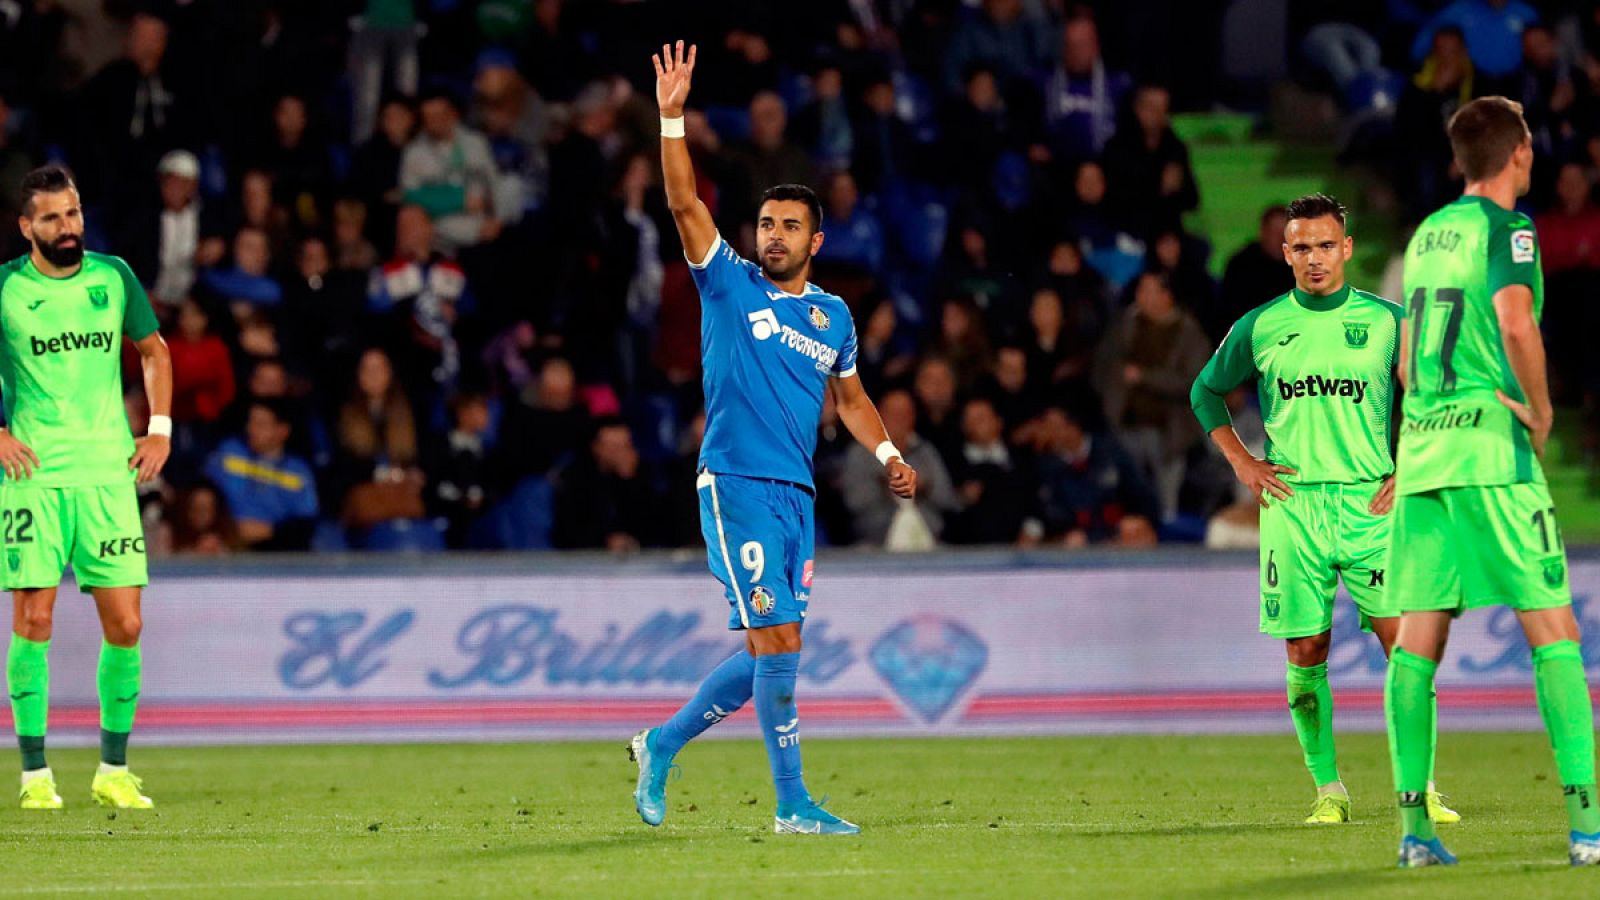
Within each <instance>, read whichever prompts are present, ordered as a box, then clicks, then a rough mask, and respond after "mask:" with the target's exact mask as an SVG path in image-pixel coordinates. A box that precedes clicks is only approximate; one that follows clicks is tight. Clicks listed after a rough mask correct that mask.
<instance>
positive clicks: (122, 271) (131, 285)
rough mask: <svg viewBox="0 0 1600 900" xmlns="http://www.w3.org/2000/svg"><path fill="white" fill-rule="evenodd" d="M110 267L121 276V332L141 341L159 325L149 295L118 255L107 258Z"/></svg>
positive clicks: (153, 332) (154, 331)
mask: <svg viewBox="0 0 1600 900" xmlns="http://www.w3.org/2000/svg"><path fill="white" fill-rule="evenodd" d="M108 261H109V262H110V263H111V267H112V268H113V269H116V270H117V274H118V275H121V276H122V295H123V299H124V303H125V307H124V309H123V311H122V333H123V334H125V335H127V336H128V337H131V338H133V339H134V340H136V341H142V340H144V339H145V338H147V337H149V336H150V335H152V334H155V333H156V330H157V329H159V328H160V327H161V323H159V322H157V321H156V311H155V310H154V309H153V308H151V306H150V295H148V294H146V293H145V292H144V285H142V284H140V283H139V279H138V278H136V277H134V274H133V269H131V268H129V267H128V264H127V263H125V262H123V261H122V259H120V258H119V257H115V256H113V257H111V258H110V259H109V260H108Z"/></svg>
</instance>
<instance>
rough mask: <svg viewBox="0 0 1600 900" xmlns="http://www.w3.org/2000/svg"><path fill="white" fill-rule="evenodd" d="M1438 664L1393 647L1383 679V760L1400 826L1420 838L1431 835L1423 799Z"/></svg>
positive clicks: (1429, 763) (1429, 762) (1432, 734)
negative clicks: (1388, 770) (1391, 776)
mask: <svg viewBox="0 0 1600 900" xmlns="http://www.w3.org/2000/svg"><path fill="white" fill-rule="evenodd" d="M1438 671H1439V664H1438V663H1436V662H1434V661H1433V660H1431V659H1427V658H1425V657H1421V656H1417V655H1416V654H1414V653H1408V652H1406V651H1405V650H1403V649H1401V648H1399V647H1396V648H1394V652H1393V653H1391V654H1390V655H1389V674H1388V677H1387V678H1386V679H1385V680H1384V683H1383V709H1384V716H1385V718H1387V719H1388V724H1389V760H1390V762H1391V763H1392V764H1393V766H1394V789H1395V792H1396V793H1397V794H1398V795H1399V799H1400V825H1401V827H1402V828H1403V829H1404V830H1405V833H1406V834H1409V835H1412V836H1413V837H1417V838H1420V839H1422V840H1425V841H1426V840H1432V839H1433V837H1434V833H1433V823H1432V822H1430V821H1428V806H1427V803H1426V797H1427V790H1428V778H1429V777H1430V776H1431V775H1432V773H1433V746H1434V740H1435V731H1434V724H1435V723H1434V709H1435V707H1434V699H1433V698H1434V693H1433V676H1434V673H1436V672H1438Z"/></svg>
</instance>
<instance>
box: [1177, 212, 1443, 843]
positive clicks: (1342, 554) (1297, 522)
mask: <svg viewBox="0 0 1600 900" xmlns="http://www.w3.org/2000/svg"><path fill="white" fill-rule="evenodd" d="M1288 212H1289V219H1288V224H1287V226H1286V227H1285V228H1284V238H1283V258H1284V261H1285V262H1287V263H1288V264H1289V266H1290V268H1292V269H1293V270H1294V279H1295V287H1294V289H1293V290H1291V291H1290V292H1289V293H1287V294H1283V295H1281V296H1279V297H1276V298H1274V299H1272V300H1270V301H1268V302H1267V303H1265V304H1263V305H1261V306H1258V307H1256V308H1255V309H1253V310H1251V311H1250V312H1249V313H1248V314H1246V315H1245V316H1244V318H1242V319H1240V320H1239V321H1238V322H1236V323H1234V326H1233V328H1232V329H1230V330H1229V331H1228V336H1227V337H1226V338H1224V339H1223V341H1222V346H1221V347H1219V348H1218V349H1217V352H1216V355H1215V356H1213V357H1212V358H1211V361H1210V362H1209V363H1207V364H1206V367H1205V369H1203V370H1202V371H1201V372H1200V377H1199V378H1197V379H1195V383H1194V389H1193V390H1192V391H1191V392H1190V400H1191V402H1192V403H1193V406H1194V411H1195V415H1196V416H1197V417H1198V418H1199V419H1200V424H1201V426H1202V427H1204V428H1205V429H1206V431H1208V432H1209V433H1210V434H1211V440H1212V441H1213V442H1214V443H1215V444H1216V445H1217V449H1218V450H1220V451H1222V455H1223V457H1224V458H1226V459H1227V460H1228V462H1229V463H1230V464H1231V465H1232V466H1233V471H1234V474H1235V475H1236V476H1237V477H1238V479H1239V483H1240V484H1243V485H1244V486H1245V487H1246V488H1247V489H1248V490H1249V491H1250V493H1251V494H1252V495H1253V496H1254V497H1255V498H1256V499H1257V500H1258V501H1259V502H1260V503H1261V506H1262V511H1261V631H1262V633H1263V634H1266V635H1269V636H1271V637H1275V638H1280V639H1282V640H1283V642H1284V647H1285V649H1286V651H1287V653H1288V657H1289V659H1288V670H1287V682H1288V692H1289V716H1290V718H1291V719H1293V721H1294V730H1295V735H1296V736H1297V737H1298V738H1299V739H1300V748H1301V750H1302V752H1303V755H1304V758H1305V763H1306V768H1307V769H1308V770H1310V772H1311V777H1312V780H1313V781H1315V782H1316V786H1317V799H1316V801H1315V802H1314V803H1313V804H1312V808H1311V815H1310V816H1308V817H1307V818H1306V820H1305V821H1306V823H1307V824H1336V823H1340V822H1348V821H1350V794H1349V791H1347V790H1346V788H1345V786H1344V782H1343V781H1342V780H1341V779H1340V778H1339V764H1338V758H1337V755H1336V753H1335V748H1334V738H1333V692H1332V691H1331V690H1329V687H1328V651H1329V648H1330V646H1331V643H1332V638H1333V601H1334V592H1335V591H1336V590H1337V589H1338V586H1339V580H1340V579H1341V578H1342V579H1343V580H1344V584H1345V588H1346V589H1347V590H1348V591H1349V592H1350V596H1351V597H1352V598H1354V600H1355V603H1356V608H1357V610H1358V611H1359V612H1360V615H1361V626H1362V628H1363V629H1364V630H1366V631H1371V632H1373V633H1374V634H1375V635H1376V636H1377V638H1378V642H1379V643H1380V644H1382V646H1383V651H1384V653H1388V652H1389V648H1390V647H1391V646H1392V645H1393V644H1394V638H1395V633H1396V631H1397V630H1398V629H1399V627H1400V618H1399V616H1400V613H1399V610H1398V609H1397V608H1396V607H1395V604H1394V599H1393V597H1392V595H1390V594H1389V593H1388V591H1387V590H1386V588H1385V586H1384V578H1385V566H1386V563H1385V561H1384V556H1385V555H1386V554H1387V553H1388V550H1389V530H1390V516H1389V511H1390V509H1391V508H1392V507H1393V505H1394V478H1393V474H1394V460H1393V458H1392V457H1391V455H1390V450H1389V448H1390V436H1391V432H1392V430H1393V429H1392V427H1391V422H1390V411H1391V410H1392V409H1393V401H1394V372H1395V364H1396V361H1397V359H1398V352H1399V347H1400V307H1398V306H1396V305H1394V304H1393V303H1390V302H1389V301H1387V300H1384V299H1383V298H1381V297H1378V296H1376V295H1374V294H1369V293H1367V292H1365V291H1359V290H1356V289H1354V288H1352V287H1350V286H1349V285H1348V284H1347V283H1345V280H1344V267H1345V263H1347V262H1349V260H1350V255H1351V253H1352V252H1353V251H1354V249H1355V241H1354V239H1353V238H1351V237H1350V236H1349V235H1348V234H1346V233H1345V208H1344V205H1343V204H1341V203H1339V201H1337V200H1335V199H1333V198H1332V197H1328V196H1325V195H1323V194H1310V195H1308V196H1305V197H1301V198H1300V199H1298V200H1296V201H1294V202H1293V203H1291V204H1289V211H1288ZM1250 381H1254V382H1256V384H1257V387H1258V390H1259V394H1260V398H1261V418H1262V420H1263V422H1264V423H1265V425H1266V431H1267V453H1266V459H1256V458H1255V457H1254V456H1252V455H1251V454H1250V451H1249V450H1246V449H1245V446H1244V444H1243V443H1242V442H1240V440H1239V436H1238V434H1236V433H1235V432H1234V430H1233V424H1232V420H1231V419H1230V417H1229V415H1228V406H1227V403H1226V402H1225V401H1224V397H1225V396H1226V395H1227V393H1228V392H1229V391H1231V390H1233V389H1234V388H1236V387H1238V386H1239V385H1241V384H1244V383H1246V382H1250ZM1427 800H1428V804H1429V813H1430V814H1431V815H1432V816H1433V817H1434V819H1435V821H1439V822H1456V821H1460V816H1459V815H1457V814H1456V813H1455V812H1454V811H1453V810H1451V809H1449V808H1447V807H1445V806H1444V804H1443V802H1442V801H1441V799H1440V797H1439V795H1438V793H1437V792H1435V791H1434V790H1433V788H1432V785H1431V784H1430V785H1429V788H1428V792H1427Z"/></svg>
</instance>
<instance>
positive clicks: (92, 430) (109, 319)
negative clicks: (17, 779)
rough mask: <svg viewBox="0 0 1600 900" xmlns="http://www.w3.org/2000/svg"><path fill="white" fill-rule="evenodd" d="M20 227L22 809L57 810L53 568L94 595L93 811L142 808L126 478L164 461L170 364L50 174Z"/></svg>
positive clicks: (11, 461) (11, 383)
mask: <svg viewBox="0 0 1600 900" xmlns="http://www.w3.org/2000/svg"><path fill="white" fill-rule="evenodd" d="M22 193H23V197H24V200H23V206H22V216H21V217H20V219H19V220H18V224H19V225H20V227H21V229H22V234H23V237H25V238H27V239H28V242H29V243H30V244H32V247H33V249H32V251H31V252H30V253H29V254H28V255H26V256H23V257H20V258H18V259H15V260H12V261H11V262H8V263H6V264H5V265H4V266H0V335H3V338H0V391H3V392H4V403H5V418H6V426H7V427H6V428H5V429H0V467H3V468H4V469H5V481H4V483H0V530H3V539H4V544H5V561H4V565H3V567H0V582H3V583H4V586H5V588H6V589H7V590H10V591H11V592H12V597H13V606H12V610H13V612H12V635H11V647H10V652H9V653H8V654H7V655H6V687H7V690H8V692H9V693H10V695H11V715H12V718H13V721H14V724H15V727H16V731H17V743H18V745H19V746H20V747H21V749H22V808H23V809H60V808H61V797H60V795H58V794H57V793H56V784H55V776H54V775H53V774H52V773H51V771H50V768H49V766H47V765H46V764H45V753H44V739H45V723H46V720H47V718H48V715H49V700H50V667H49V662H48V656H47V654H48V652H49V649H50V634H51V617H52V614H53V611H54V609H55V603H56V588H57V586H58V585H60V583H61V576H62V571H63V569H64V568H65V567H66V566H67V565H69V564H70V565H71V566H72V570H73V573H74V575H75V576H76V579H77V583H78V587H79V589H80V590H82V591H85V592H87V593H89V594H91V595H93V597H94V605H95V609H96V611H98V612H99V614H100V626H101V629H102V631H103V632H104V638H105V639H104V641H103V642H102V644H101V645H100V665H99V675H98V687H99V696H100V768H99V769H98V771H96V773H95V776H94V781H93V783H92V785H91V787H90V794H91V796H92V797H93V798H94V800H95V802H97V803H99V804H101V805H102V806H111V807H116V808H118V809H149V808H150V807H151V806H153V805H154V804H152V803H151V801H150V798H149V797H146V796H144V795H143V794H142V793H141V791H140V781H139V779H138V778H137V777H136V776H134V775H133V773H131V772H129V771H128V735H129V733H130V732H131V731H132V730H133V717H134V710H135V708H136V707H137V705H138V700H139V680H140V674H139V673H140V660H141V655H140V650H139V633H140V630H141V619H140V615H139V595H140V589H141V588H143V587H144V585H145V584H146V583H147V582H148V580H149V578H148V574H147V569H146V565H145V544H144V531H143V525H142V523H141V522H140V519H139V504H138V499H137V498H136V496H135V487H134V484H135V481H136V480H137V481H149V480H150V479H152V478H155V477H156V476H157V475H158V474H159V473H160V472H161V468H162V466H164V465H165V464H166V461H167V455H168V453H169V452H170V451H171V437H170V436H171V434H172V419H171V418H170V417H169V415H170V410H171V408H172V359H171V357H170V356H169V355H168V353H167V345H166V343H165V342H164V341H162V340H161V335H159V334H157V333H156V317H155V313H154V312H153V311H152V310H151V308H150V300H149V298H148V297H146V296H145V293H144V289H143V288H141V287H140V286H139V281H138V279H136V278H134V277H133V272H132V271H130V270H129V268H128V265H127V263H124V262H123V261H122V260H120V259H118V258H117V257H115V256H103V255H101V254H98V253H85V252H84V247H83V208H82V206H81V205H80V203H79V200H78V189H77V187H76V186H75V185H74V184H73V182H72V176H71V175H70V174H69V173H68V172H67V171H66V170H65V169H62V168H60V167H57V166H45V167H44V168H41V169H35V170H34V171H32V172H29V173H28V175H27V177H25V178H24V179H23V180H22ZM123 335H127V336H128V337H129V338H132V339H133V342H134V345H135V346H136V347H138V349H139V357H140V361H141V364H142V366H143V369H144V386H145V394H146V396H147V397H148V398H149V401H150V411H151V413H152V415H151V416H150V427H149V433H148V434H146V435H145V436H144V437H142V438H139V439H138V440H135V439H134V437H133V435H132V433H131V432H130V430H129V426H128V415H127V412H126V411H125V409H124V407H123V403H122V337H123Z"/></svg>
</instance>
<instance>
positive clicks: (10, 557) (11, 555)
mask: <svg viewBox="0 0 1600 900" xmlns="http://www.w3.org/2000/svg"><path fill="white" fill-rule="evenodd" d="M6 568H8V569H10V570H11V571H13V572H15V571H17V570H19V569H21V568H22V551H21V550H7V551H6Z"/></svg>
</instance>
